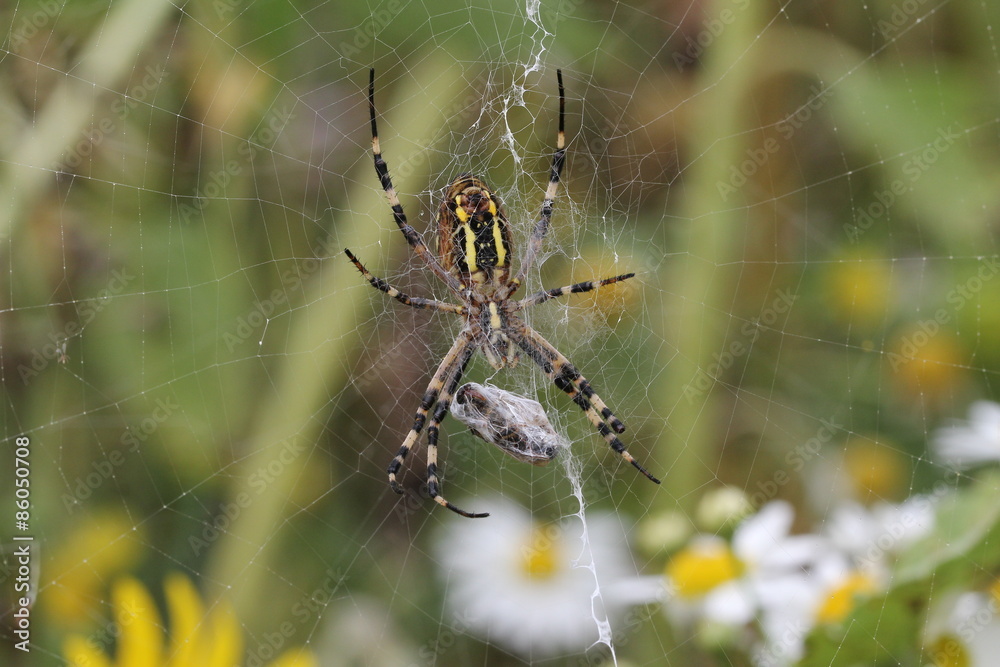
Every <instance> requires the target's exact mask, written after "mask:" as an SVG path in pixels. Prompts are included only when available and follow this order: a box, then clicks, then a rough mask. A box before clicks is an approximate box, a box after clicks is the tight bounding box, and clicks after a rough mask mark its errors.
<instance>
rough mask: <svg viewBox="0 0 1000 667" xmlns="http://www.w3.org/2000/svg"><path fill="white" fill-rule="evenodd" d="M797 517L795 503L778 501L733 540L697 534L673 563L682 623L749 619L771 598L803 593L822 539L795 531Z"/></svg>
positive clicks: (674, 605) (675, 609) (676, 612)
mask: <svg viewBox="0 0 1000 667" xmlns="http://www.w3.org/2000/svg"><path fill="white" fill-rule="evenodd" d="M792 519H793V511H792V507H791V505H789V504H788V503H786V502H784V501H772V502H770V503H768V504H767V505H765V506H764V507H762V508H761V510H760V511H759V512H758V513H757V514H755V515H753V516H751V517H750V518H748V519H747V520H746V521H744V522H743V523H742V524H740V526H739V527H738V528H737V529H736V531H735V533H734V534H733V540H732V545H730V544H729V543H727V542H726V541H725V540H723V539H722V538H719V537H716V536H709V535H702V536H699V537H697V538H695V539H694V540H692V542H691V543H690V544H689V545H688V546H687V547H685V548H684V549H682V550H681V551H679V552H677V553H676V554H674V556H673V558H672V559H671V560H670V562H669V563H668V564H667V570H666V574H667V579H668V581H669V585H668V589H669V590H671V591H672V592H673V593H674V597H673V598H672V599H671V600H670V603H669V604H668V607H667V613H668V615H670V616H671V617H672V619H673V620H674V621H675V622H680V623H684V622H689V621H690V620H692V619H699V618H704V619H706V620H708V621H710V622H715V623H723V624H729V625H744V624H746V623H748V622H750V621H751V620H753V619H754V618H755V616H756V615H757V613H758V612H759V611H760V610H761V609H762V608H763V607H764V606H766V605H767V602H768V601H769V600H771V599H774V600H786V601H787V600H788V599H789V598H797V597H799V589H800V588H801V587H802V585H801V582H800V581H799V578H800V577H801V576H803V572H804V571H805V569H806V568H807V567H808V565H809V563H810V562H811V561H813V560H815V559H816V558H817V557H818V556H819V554H820V553H821V550H822V544H821V540H820V539H819V538H818V537H817V536H812V535H799V536H791V535H789V530H790V529H791V526H792Z"/></svg>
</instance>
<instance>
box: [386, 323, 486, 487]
mask: <svg viewBox="0 0 1000 667" xmlns="http://www.w3.org/2000/svg"><path fill="white" fill-rule="evenodd" d="M473 349H475V348H473V347H472V336H471V335H470V333H469V331H468V330H464V331H463V332H462V333H460V334H459V336H458V338H456V339H455V343H454V344H453V345H452V346H451V349H450V350H448V354H446V355H445V357H444V359H443V360H442V361H441V365H440V366H438V368H437V370H436V371H434V376H433V377H432V378H431V381H430V384H428V385H427V389H426V390H425V391H424V397H423V398H422V399H420V406H419V407H418V408H417V413H416V415H415V416H414V417H413V426H411V427H410V431H409V433H407V434H406V438H404V439H403V444H402V445H400V447H399V451H398V452H397V453H396V456H395V457H393V459H392V461H391V462H390V463H389V467H388V468H387V470H386V472H388V473H389V486H390V487H392V490H393V491H395V492H396V493H403V487H402V486H401V485H400V484H399V482H398V481H397V480H396V475H397V474H398V473H399V469H400V468H402V467H403V461H404V460H405V459H406V455H407V454H409V453H410V450H411V449H413V445H414V444H416V442H417V438H419V437H420V432H421V431H422V430H423V428H424V424H425V423H426V421H427V413H428V412H430V409H431V408H432V407H434V404H435V403H437V400H438V396H439V395H440V393H441V390H442V389H443V388H444V387H445V385H446V384H448V381H449V380H450V379H451V378H452V377H453V376H454V374H455V373H456V372H457V371H458V370H459V369H460V368H462V367H463V366H464V365H465V363H466V361H468V358H469V356H470V355H471V354H472V350H473Z"/></svg>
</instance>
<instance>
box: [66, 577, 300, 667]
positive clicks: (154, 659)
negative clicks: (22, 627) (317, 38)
mask: <svg viewBox="0 0 1000 667" xmlns="http://www.w3.org/2000/svg"><path fill="white" fill-rule="evenodd" d="M164 591H165V593H166V600H167V611H168V615H169V617H170V624H171V627H170V637H171V639H170V641H169V643H167V642H166V640H165V638H164V624H163V622H162V621H161V620H160V615H159V613H158V612H157V610H156V603H155V602H154V601H153V598H152V596H151V595H150V594H149V591H147V590H146V589H145V588H144V587H143V585H142V584H141V583H139V582H138V581H136V580H135V579H132V578H125V579H122V580H119V581H118V583H116V584H115V586H114V589H113V590H112V593H111V600H112V605H113V606H114V624H115V626H116V627H115V635H116V636H117V638H118V641H117V655H116V657H115V659H114V660H112V659H111V658H109V657H108V656H106V655H105V653H104V651H103V648H102V647H101V646H100V645H97V644H95V643H94V642H92V641H88V640H86V639H84V638H83V637H80V636H77V635H73V636H70V637H69V638H68V639H67V640H66V644H65V646H64V651H63V652H64V654H65V656H66V661H67V663H68V664H69V666H70V667H112V665H115V666H117V667H189V666H190V667H194V666H195V665H197V666H199V667H233V665H239V664H241V663H242V662H243V636H242V633H241V629H240V623H239V621H238V620H237V618H236V616H235V614H234V613H233V610H232V608H231V607H230V606H229V605H228V604H226V603H224V602H223V603H219V604H218V605H216V606H215V607H213V608H212V609H210V610H207V611H206V610H205V608H204V605H203V604H202V601H201V598H200V597H199V595H198V591H197V590H196V589H195V587H194V585H193V584H192V583H191V581H190V580H189V579H188V578H187V577H185V576H183V575H180V574H172V575H170V576H169V577H168V578H167V581H166V583H165V584H164ZM317 664H318V663H317V662H316V659H315V657H314V656H313V655H312V654H311V653H309V652H308V651H304V650H292V651H288V652H286V653H284V654H283V655H281V656H280V657H278V658H277V659H276V660H275V661H274V662H272V663H270V667H316V665H317Z"/></svg>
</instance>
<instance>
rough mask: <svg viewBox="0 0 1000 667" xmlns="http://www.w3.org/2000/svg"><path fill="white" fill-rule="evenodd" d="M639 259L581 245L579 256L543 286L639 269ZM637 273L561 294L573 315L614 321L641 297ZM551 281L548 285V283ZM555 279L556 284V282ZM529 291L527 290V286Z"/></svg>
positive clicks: (595, 278)
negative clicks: (615, 280) (588, 288)
mask: <svg viewBox="0 0 1000 667" xmlns="http://www.w3.org/2000/svg"><path fill="white" fill-rule="evenodd" d="M640 268H641V267H640V263H639V260H638V259H636V258H634V257H632V256H629V255H616V254H614V253H610V252H609V251H608V249H607V248H596V247H593V246H587V247H584V248H583V249H582V250H581V254H580V257H579V258H578V259H577V260H576V261H574V262H572V264H569V263H564V264H563V265H562V270H561V271H560V272H559V273H557V274H556V276H555V277H554V278H553V279H552V281H548V280H547V281H546V284H545V287H547V288H548V287H562V286H563V285H572V284H575V283H579V282H585V281H587V280H599V279H602V278H611V277H614V276H619V275H622V274H626V273H637V274H638V273H639V272H640ZM642 280H643V278H642V276H641V275H636V276H635V277H634V278H630V279H628V280H624V281H621V282H617V283H613V284H611V285H605V286H604V287H599V288H597V289H596V290H594V291H592V292H587V293H584V294H573V295H571V296H567V297H563V300H564V301H565V302H566V304H567V305H570V306H572V307H573V311H575V312H573V313H572V314H573V316H574V317H588V316H595V315H596V316H598V317H600V318H601V319H603V320H604V321H605V322H606V323H607V324H609V325H614V324H615V323H617V322H618V320H620V319H621V318H622V316H623V315H624V314H625V313H626V312H627V311H629V310H632V309H634V308H637V307H638V305H639V302H640V299H641V298H642V283H641V281H642ZM549 282H552V284H551V285H549V284H548V283H549ZM556 283H558V284H556ZM529 291H530V290H529Z"/></svg>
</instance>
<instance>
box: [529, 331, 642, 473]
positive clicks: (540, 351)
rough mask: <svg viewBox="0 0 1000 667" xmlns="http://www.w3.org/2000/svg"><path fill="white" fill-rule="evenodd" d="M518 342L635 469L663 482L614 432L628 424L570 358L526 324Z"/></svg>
mask: <svg viewBox="0 0 1000 667" xmlns="http://www.w3.org/2000/svg"><path fill="white" fill-rule="evenodd" d="M515 342H516V343H517V345H518V346H519V347H520V348H521V349H522V350H524V351H525V353H527V355H528V356H529V357H531V359H532V360H533V361H534V362H535V363H536V364H538V366H539V367H540V368H541V369H542V371H544V372H545V374H546V375H547V376H548V377H549V379H551V380H552V382H553V383H555V385H556V386H557V387H559V388H560V389H562V390H563V391H564V392H566V394H567V395H568V396H569V397H570V398H572V399H573V402H574V403H576V404H577V405H579V406H580V408H581V409H582V410H583V411H584V413H586V415H587V419H589V420H590V423H591V424H593V425H594V428H596V429H597V432H598V433H600V434H601V436H602V437H603V438H604V440H605V441H607V443H608V445H609V446H610V447H611V449H613V450H614V451H615V452H617V453H618V454H619V455H620V456H621V457H622V458H623V459H625V460H626V461H628V462H629V463H631V464H632V466H633V467H635V469H636V470H638V471H639V472H641V473H642V474H643V475H645V476H646V477H647V478H648V479H650V480H651V481H653V482H656V483H657V484H659V483H660V480H658V479H657V478H655V477H653V475H651V474H650V473H649V471H648V470H646V469H645V468H644V467H642V465H641V464H640V463H639V462H638V461H636V460H635V458H634V457H633V456H632V455H631V454H629V452H628V450H626V449H625V445H624V444H623V443H622V441H621V440H619V439H618V437H617V436H616V435H615V433H614V432H612V429H614V431H616V432H618V433H621V432H622V431H624V430H625V425H624V424H622V423H621V421H620V420H619V419H618V418H617V417H615V415H614V413H612V412H611V410H610V409H609V408H608V406H607V405H605V403H604V401H602V400H601V398H600V397H599V396H598V395H597V394H596V393H594V390H593V388H592V387H591V386H590V383H589V382H587V379H586V378H585V377H583V375H581V374H580V371H578V370H577V369H576V367H575V366H573V364H572V363H570V361H569V359H567V358H566V357H565V356H563V355H562V353H560V352H559V350H557V349H556V348H555V347H553V346H552V344H551V343H549V342H548V341H546V340H545V339H544V338H542V337H541V336H540V335H539V334H538V333H537V332H536V331H534V330H533V329H531V328H530V327H529V326H527V325H523V327H522V328H521V329H520V330H519V331H518V333H517V335H516V339H515ZM598 411H600V414H598ZM609 424H610V426H609Z"/></svg>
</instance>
